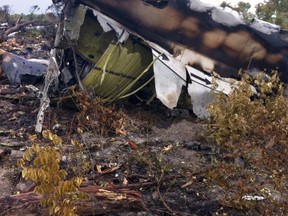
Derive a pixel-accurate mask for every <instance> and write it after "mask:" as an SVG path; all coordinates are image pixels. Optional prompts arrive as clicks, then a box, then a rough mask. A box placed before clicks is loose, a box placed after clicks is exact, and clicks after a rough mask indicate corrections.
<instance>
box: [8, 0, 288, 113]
mask: <svg viewBox="0 0 288 216" xmlns="http://www.w3.org/2000/svg"><path fill="white" fill-rule="evenodd" d="M59 2H61V1H59V0H58V1H57V0H54V3H59ZM62 3H64V8H63V15H62V19H61V22H60V24H59V28H58V32H57V36H56V40H55V51H56V54H55V58H54V60H55V61H54V62H55V64H57V68H58V69H59V73H60V75H59V74H58V75H59V79H60V80H61V82H62V83H64V84H65V85H67V86H69V85H72V84H75V83H76V84H78V86H79V87H80V88H82V89H89V90H93V92H95V94H96V95H98V96H101V97H103V98H106V99H107V100H117V99H121V98H124V97H127V96H129V95H132V94H135V93H136V92H137V91H138V90H139V89H141V88H142V87H144V86H146V85H149V83H153V82H154V83H155V90H156V96H157V98H158V99H159V100H161V101H162V103H163V104H164V105H165V106H167V107H168V108H170V109H172V108H174V107H176V106H177V101H178V99H179V97H180V94H181V91H182V89H186V91H187V92H188V93H189V95H190V97H191V100H192V106H193V111H194V113H195V114H196V115H198V116H199V117H207V112H206V110H205V106H206V105H207V104H208V103H209V102H210V101H211V99H212V97H213V96H212V95H211V89H213V90H214V91H216V92H219V91H221V92H224V93H227V94H229V92H230V90H231V80H234V79H235V80H237V79H239V71H240V70H241V71H244V72H247V73H250V74H253V73H255V72H259V71H264V72H265V73H267V74H270V73H272V72H273V71H278V74H279V76H280V79H281V80H282V81H283V82H286V83H287V82H288V31H285V30H283V29H281V28H280V27H279V26H277V25H274V24H271V23H267V22H264V21H261V20H258V19H253V20H252V21H251V22H250V23H244V22H243V21H242V19H241V17H240V16H239V15H238V14H237V13H236V12H234V11H228V10H224V9H222V8H220V7H215V6H211V5H207V4H204V3H202V2H200V1H199V0H78V1H71V0H69V1H68V0H63V1H62ZM41 71H42V70H41ZM48 72H49V70H48ZM14 81H15V80H14ZM16 81H17V82H20V81H19V80H16ZM12 83H13V80H12Z"/></svg>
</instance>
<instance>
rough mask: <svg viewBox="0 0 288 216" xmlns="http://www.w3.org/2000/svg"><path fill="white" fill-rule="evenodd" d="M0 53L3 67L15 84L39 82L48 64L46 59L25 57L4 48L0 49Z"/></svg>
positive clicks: (11, 81)
mask: <svg viewBox="0 0 288 216" xmlns="http://www.w3.org/2000/svg"><path fill="white" fill-rule="evenodd" d="M0 54H1V55H0V62H1V69H2V70H3V71H4V73H5V74H6V76H7V78H8V79H9V81H10V83H11V84H12V85H15V86H18V85H20V84H23V83H25V84H35V83H37V82H39V80H41V79H42V78H43V76H44V74H45V71H46V69H47V66H48V61H46V60H38V59H25V58H22V57H20V56H18V55H15V54H13V53H9V52H6V51H3V50H0Z"/></svg>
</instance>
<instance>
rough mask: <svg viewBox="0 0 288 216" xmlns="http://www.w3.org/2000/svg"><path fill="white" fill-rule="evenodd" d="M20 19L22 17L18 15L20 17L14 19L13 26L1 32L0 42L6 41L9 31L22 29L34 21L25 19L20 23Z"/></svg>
mask: <svg viewBox="0 0 288 216" xmlns="http://www.w3.org/2000/svg"><path fill="white" fill-rule="evenodd" d="M21 19H22V17H20V18H19V19H18V20H17V21H16V24H15V26H13V27H11V28H8V29H7V30H6V31H5V32H4V33H2V34H1V35H0V43H1V42H4V41H7V40H8V36H9V34H11V33H13V32H17V31H19V30H20V29H22V28H23V27H24V26H27V25H30V24H33V23H34V22H35V21H34V20H32V21H27V22H23V23H20V22H21Z"/></svg>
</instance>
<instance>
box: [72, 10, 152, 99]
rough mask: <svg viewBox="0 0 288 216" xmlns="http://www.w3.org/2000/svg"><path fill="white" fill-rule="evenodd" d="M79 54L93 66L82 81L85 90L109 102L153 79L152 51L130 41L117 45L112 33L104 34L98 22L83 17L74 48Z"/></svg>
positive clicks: (93, 18)
mask: <svg viewBox="0 0 288 216" xmlns="http://www.w3.org/2000/svg"><path fill="white" fill-rule="evenodd" d="M76 50H77V53H78V55H80V56H81V57H82V58H83V59H85V60H86V61H88V62H90V63H93V67H92V70H91V71H90V72H89V73H88V74H87V75H86V77H85V78H84V79H83V80H82V84H83V86H84V88H86V89H89V90H91V89H92V90H93V92H94V93H95V94H96V95H98V96H100V97H103V98H106V99H108V100H115V99H119V98H123V97H125V95H127V96H128V95H129V93H131V92H134V91H135V89H137V88H139V87H143V83H148V82H147V81H148V80H150V81H151V80H152V78H151V77H152V76H153V73H152V71H151V68H152V62H153V57H152V53H151V50H150V49H149V48H147V47H146V46H144V45H143V44H141V43H139V42H137V41H134V40H133V39H131V38H129V39H128V40H127V41H125V43H123V44H121V43H118V42H117V37H116V35H115V33H114V32H113V31H109V32H104V31H103V30H102V27H101V26H100V24H99V22H98V21H97V19H96V18H95V17H93V16H88V15H86V18H85V21H84V23H83V25H82V27H81V31H80V37H79V40H78V41H77V47H76Z"/></svg>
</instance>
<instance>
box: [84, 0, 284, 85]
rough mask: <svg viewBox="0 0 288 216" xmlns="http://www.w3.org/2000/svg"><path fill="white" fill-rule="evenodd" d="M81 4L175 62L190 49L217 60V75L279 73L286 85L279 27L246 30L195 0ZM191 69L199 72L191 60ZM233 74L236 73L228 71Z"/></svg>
mask: <svg viewBox="0 0 288 216" xmlns="http://www.w3.org/2000/svg"><path fill="white" fill-rule="evenodd" d="M80 2H81V3H82V4H84V5H88V6H90V7H92V8H94V9H97V10H99V11H101V13H104V14H106V15H107V16H109V17H111V18H113V19H115V20H117V21H118V22H120V23H122V24H123V25H125V26H127V27H128V28H130V29H131V30H132V31H135V32H136V33H138V34H139V35H141V36H142V37H144V38H146V39H147V40H150V41H152V42H154V43H157V44H159V45H160V46H162V47H163V48H164V49H166V50H168V51H169V52H170V53H171V54H172V55H174V56H178V55H180V56H181V54H182V52H183V50H185V48H188V49H190V50H193V51H195V52H198V53H201V54H202V55H204V56H207V57H209V58H211V59H213V60H214V61H215V65H214V71H216V72H217V73H218V74H220V75H221V76H223V77H231V76H232V77H237V76H238V71H239V69H243V70H247V71H254V70H258V71H259V70H266V72H268V73H269V72H270V71H272V70H278V72H279V74H280V77H281V79H282V80H283V81H285V82H287V81H288V74H287V68H288V67H287V64H288V62H287V61H288V60H287V59H288V42H287V41H285V40H283V39H282V38H283V37H282V36H281V35H282V33H281V31H280V28H279V27H277V26H275V25H272V24H268V23H265V25H263V23H259V22H258V23H257V22H255V21H253V22H252V23H251V24H245V23H243V22H242V21H241V19H240V18H239V16H237V15H236V14H235V13H232V12H226V11H223V10H222V9H220V8H217V7H213V6H209V5H205V4H204V3H201V2H200V1H195V0H177V1H176V0H169V1H167V0H166V1H143V0H121V1H119V0H85V1H84V0H80ZM160 3H162V4H160ZM267 29H270V30H269V31H267ZM188 64H189V65H190V66H192V67H195V66H196V67H198V68H199V63H197V62H195V61H194V60H193V59H191V63H190V62H188ZM231 68H234V70H233V71H230V69H231ZM199 69H201V68H199ZM202 70H203V71H205V68H202Z"/></svg>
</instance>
